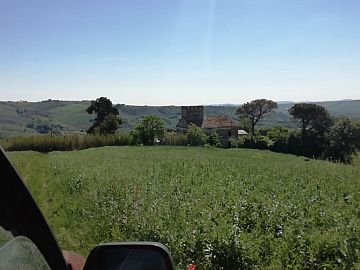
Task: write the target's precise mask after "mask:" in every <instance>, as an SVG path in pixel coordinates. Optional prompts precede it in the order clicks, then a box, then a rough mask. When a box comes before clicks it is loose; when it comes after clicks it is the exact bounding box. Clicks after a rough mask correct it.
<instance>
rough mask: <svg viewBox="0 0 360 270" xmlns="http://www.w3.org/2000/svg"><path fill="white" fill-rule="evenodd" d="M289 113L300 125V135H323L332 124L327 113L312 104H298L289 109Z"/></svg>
mask: <svg viewBox="0 0 360 270" xmlns="http://www.w3.org/2000/svg"><path fill="white" fill-rule="evenodd" d="M289 113H290V115H291V116H292V117H294V118H295V119H299V120H300V123H301V134H302V136H305V135H306V132H307V131H308V130H309V131H314V132H315V133H317V134H324V133H325V132H326V131H328V130H329V129H330V127H331V125H332V123H333V120H332V118H331V116H330V114H329V112H328V111H327V110H326V109H325V108H324V107H323V106H320V105H317V104H313V103H298V104H295V105H294V106H292V107H291V108H290V109H289Z"/></svg>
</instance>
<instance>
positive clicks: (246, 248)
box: [9, 147, 360, 270]
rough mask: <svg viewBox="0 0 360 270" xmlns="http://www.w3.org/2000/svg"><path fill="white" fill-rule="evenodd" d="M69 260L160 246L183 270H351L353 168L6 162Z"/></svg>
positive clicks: (109, 155) (300, 162) (273, 157)
mask: <svg viewBox="0 0 360 270" xmlns="http://www.w3.org/2000/svg"><path fill="white" fill-rule="evenodd" d="M9 154H10V157H11V159H12V161H13V162H14V164H15V165H16V166H17V167H18V169H19V171H20V173H21V174H22V175H23V176H24V179H26V183H27V185H28V186H29V188H30V190H31V192H32V194H33V195H34V197H35V199H36V201H37V202H38V203H39V205H40V207H41V210H42V211H43V213H44V215H45V217H46V218H47V220H48V221H49V223H50V225H51V227H52V228H53V230H54V233H55V235H56V237H57V238H58V239H59V244H60V246H61V248H62V249H64V250H73V251H77V252H80V253H82V254H83V255H85V256H86V255H87V254H88V253H89V251H90V250H91V249H92V248H93V247H94V246H95V245H97V244H98V243H103V242H117V241H136V240H138V241H141V240H142V241H160V242H162V243H164V244H165V245H167V246H168V247H169V248H170V250H171V252H172V254H173V256H174V258H175V263H176V265H177V269H186V265H188V264H189V263H191V262H194V263H195V264H197V265H198V268H199V269H205V270H207V269H325V268H326V269H357V268H358V267H359V265H360V256H359V252H358V251H359V250H360V237H359V231H360V215H359V209H360V196H359V194H360V186H359V181H358V180H359V179H358V178H359V175H360V162H359V161H360V160H359V159H358V158H357V159H355V161H354V164H353V165H347V166H345V165H342V164H337V163H330V162H324V161H318V160H311V161H304V159H303V158H299V157H295V156H291V155H284V154H278V153H271V152H266V151H257V150H248V149H231V150H223V149H217V148H192V147H105V148H96V149H87V150H83V151H74V152H54V153H51V154H47V155H43V154H39V153H36V152H21V153H20V152H12V153H9Z"/></svg>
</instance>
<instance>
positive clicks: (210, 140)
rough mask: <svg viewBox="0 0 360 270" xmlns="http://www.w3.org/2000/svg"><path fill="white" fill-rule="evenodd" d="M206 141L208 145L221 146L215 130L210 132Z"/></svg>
mask: <svg viewBox="0 0 360 270" xmlns="http://www.w3.org/2000/svg"><path fill="white" fill-rule="evenodd" d="M207 143H208V144H209V145H210V146H214V147H221V138H220V135H219V134H218V133H217V132H212V133H211V134H210V135H209V136H208V139H207Z"/></svg>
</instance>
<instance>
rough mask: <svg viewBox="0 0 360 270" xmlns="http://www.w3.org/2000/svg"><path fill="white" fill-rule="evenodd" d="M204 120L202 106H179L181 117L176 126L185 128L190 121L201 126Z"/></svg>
mask: <svg viewBox="0 0 360 270" xmlns="http://www.w3.org/2000/svg"><path fill="white" fill-rule="evenodd" d="M203 121H204V106H181V119H180V120H179V123H178V124H177V125H176V127H178V128H185V129H186V128H187V127H188V126H189V125H190V124H191V123H193V124H195V125H197V126H198V127H201V125H202V123H203Z"/></svg>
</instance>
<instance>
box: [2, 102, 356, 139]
mask: <svg viewBox="0 0 360 270" xmlns="http://www.w3.org/2000/svg"><path fill="white" fill-rule="evenodd" d="M89 104H90V101H59V100H50V99H49V100H46V101H41V102H26V101H0V136H1V137H8V136H19V135H34V134H39V133H44V132H48V131H49V129H50V130H53V131H54V132H64V133H67V132H84V131H86V129H87V128H88V127H89V126H90V125H91V121H92V119H93V118H94V115H89V114H87V113H86V111H85V110H86V108H87V107H88V106H89ZM293 104H294V103H292V102H280V103H279V107H278V109H277V110H276V111H275V112H274V113H272V114H269V115H268V116H266V117H265V118H264V119H263V121H262V122H261V123H260V126H265V127H266V126H273V125H283V126H287V127H295V126H296V123H294V122H293V121H292V120H291V118H290V115H289V114H288V112H287V110H288V109H289V108H290V107H291V106H292V105H293ZM317 104H319V105H322V106H324V107H326V108H327V109H328V110H329V112H330V113H331V114H332V115H334V116H340V115H343V116H347V117H350V118H354V119H360V100H342V101H329V102H317ZM116 106H117V108H118V109H119V111H120V115H121V118H122V119H123V125H122V129H123V130H124V131H129V130H130V129H131V128H133V127H134V126H135V125H136V123H137V122H138V121H140V120H141V119H142V118H143V117H144V116H145V115H158V116H160V117H161V118H162V119H163V120H164V122H165V125H166V127H167V128H169V129H174V128H175V126H176V123H177V121H178V120H179V118H180V107H179V106H133V105H125V104H117V105H116ZM235 111H236V105H210V106H206V107H205V115H208V116H215V115H228V116H230V117H231V118H233V119H234V120H235V121H236V120H237V116H236V114H235Z"/></svg>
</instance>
